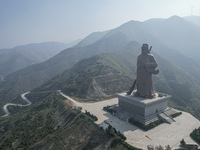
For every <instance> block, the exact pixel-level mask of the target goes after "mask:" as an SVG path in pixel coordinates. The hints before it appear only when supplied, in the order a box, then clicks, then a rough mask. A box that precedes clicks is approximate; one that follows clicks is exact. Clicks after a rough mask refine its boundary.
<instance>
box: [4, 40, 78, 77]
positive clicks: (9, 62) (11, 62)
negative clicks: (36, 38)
mask: <svg viewBox="0 0 200 150" xmlns="http://www.w3.org/2000/svg"><path fill="white" fill-rule="evenodd" d="M74 44H76V43H75V42H74V43H73V42H72V43H60V42H44V43H32V44H27V45H22V46H17V47H14V48H10V49H0V77H1V78H3V77H4V76H6V75H8V74H10V73H12V72H15V71H17V70H20V69H22V68H25V67H27V66H30V65H32V64H37V63H41V62H43V61H46V60H47V59H49V58H51V57H53V56H54V55H56V54H58V53H59V52H60V51H62V50H64V49H66V48H68V47H72V46H74Z"/></svg>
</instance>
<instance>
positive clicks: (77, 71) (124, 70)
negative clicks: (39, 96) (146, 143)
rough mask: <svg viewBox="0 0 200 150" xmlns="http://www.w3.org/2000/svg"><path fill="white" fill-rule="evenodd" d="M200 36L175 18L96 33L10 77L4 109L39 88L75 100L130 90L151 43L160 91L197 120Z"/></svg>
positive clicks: (4, 93) (5, 85)
mask: <svg viewBox="0 0 200 150" xmlns="http://www.w3.org/2000/svg"><path fill="white" fill-rule="evenodd" d="M172 27H173V28H172ZM181 31H182V32H181ZM199 32H200V28H199V27H198V26H197V25H195V24H194V23H192V22H189V21H187V20H186V19H184V18H181V17H178V16H172V17H170V18H168V19H151V20H148V21H144V22H139V21H130V22H127V23H125V24H123V25H121V26H119V27H117V28H115V29H112V30H108V31H104V32H95V33H92V34H90V35H88V36H87V37H86V38H85V39H83V40H82V41H80V42H79V43H78V44H77V45H76V46H74V47H71V48H68V49H65V50H63V51H61V52H60V53H58V54H57V55H55V56H54V57H52V58H50V59H48V60H46V61H44V62H42V63H39V64H33V65H30V66H28V67H26V68H24V69H21V70H18V71H16V72H14V73H11V74H9V75H7V76H6V77H5V78H4V81H2V82H1V83H0V87H1V90H0V93H1V94H0V99H1V105H3V104H5V103H7V102H11V101H14V100H15V98H17V96H18V95H19V94H20V93H23V92H26V91H30V90H32V89H34V88H36V87H37V88H36V89H35V90H36V91H37V90H51V89H56V90H58V89H61V90H63V91H64V92H65V93H67V94H70V95H71V96H75V97H79V98H80V99H91V100H92V99H93V100H94V99H96V98H97V99H98V98H101V97H107V96H108V97H109V96H112V95H113V94H114V93H116V92H122V91H125V90H127V88H128V87H129V86H130V84H131V82H132V81H133V80H134V78H135V77H136V57H137V56H138V55H139V54H140V47H141V44H143V43H148V44H149V45H152V46H153V48H152V53H153V54H155V55H156V56H157V58H158V63H159V69H160V70H161V73H160V75H158V76H155V77H154V80H155V88H156V90H157V91H160V92H165V93H168V94H172V96H173V99H172V101H171V105H174V106H179V105H180V106H181V107H182V109H184V108H187V109H188V111H190V112H191V113H193V114H196V115H197V114H198V113H199V110H198V109H197V107H196V106H199V99H200V96H199V94H198V93H199V87H198V84H199V76H198V74H199V73H200V67H199V62H198V56H197V55H193V53H196V54H197V53H198V52H196V51H197V49H198V47H199V45H198V44H194V45H193V43H194V41H195V40H196V39H197V38H198V36H199V35H198V34H197V33H199ZM180 33H181V34H180ZM165 34H166V35H165ZM188 34H190V37H194V38H189V37H188ZM181 37H183V39H181ZM182 42H183V43H182ZM180 43H182V44H183V45H184V44H188V45H187V47H190V46H191V47H192V48H191V49H189V50H188V51H190V53H187V51H186V48H185V49H181V48H179V45H180ZM183 45H181V46H180V47H184V46H183ZM102 53H103V54H102ZM190 54H191V55H190ZM63 71H64V72H63ZM49 79H52V80H49ZM111 79H113V80H111ZM120 79H121V80H120ZM46 81H47V82H46ZM83 81H84V82H83ZM45 82H46V83H45ZM115 82H116V84H115ZM43 83H44V84H43ZM123 83H124V84H123ZM40 85H41V86H40ZM117 85H119V87H117V88H116V86H117ZM122 85H123V86H122ZM106 87H107V88H106ZM114 87H115V88H114Z"/></svg>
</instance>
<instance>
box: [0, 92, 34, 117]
mask: <svg viewBox="0 0 200 150" xmlns="http://www.w3.org/2000/svg"><path fill="white" fill-rule="evenodd" d="M28 93H29V92H26V93H23V94H22V95H21V97H22V98H23V100H25V101H26V102H27V104H25V105H22V104H14V103H7V104H6V105H4V106H3V109H4V111H5V112H6V114H5V115H3V116H1V117H5V116H8V115H10V112H9V110H8V106H20V107H25V106H29V105H31V104H32V102H31V101H29V100H28V99H27V98H26V97H25V95H26V94H28Z"/></svg>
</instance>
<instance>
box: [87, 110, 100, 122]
mask: <svg viewBox="0 0 200 150" xmlns="http://www.w3.org/2000/svg"><path fill="white" fill-rule="evenodd" d="M85 114H86V115H87V116H89V117H91V118H92V120H94V121H97V120H98V118H97V117H96V116H94V115H93V114H91V113H90V112H88V111H87V110H85Z"/></svg>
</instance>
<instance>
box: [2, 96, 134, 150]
mask: <svg viewBox="0 0 200 150" xmlns="http://www.w3.org/2000/svg"><path fill="white" fill-rule="evenodd" d="M27 97H28V98H29V100H31V101H32V102H33V105H31V106H30V107H24V108H17V107H14V108H11V110H12V112H15V114H13V115H11V116H9V117H6V118H0V134H1V136H0V149H27V150H32V149H55V150H57V149H60V150H64V149H77V150H83V149H87V150H88V149H95V148H96V149H99V150H104V149H108V148H109V149H111V150H112V149H113V150H114V149H123V150H128V149H129V150H130V149H132V150H137V148H134V147H132V146H130V145H128V144H127V143H125V142H124V140H123V139H121V138H120V137H119V136H118V135H117V134H116V133H115V132H114V131H115V130H113V129H112V128H110V129H109V130H107V131H104V130H103V129H102V128H100V127H99V126H98V125H97V124H95V123H94V121H93V119H92V118H91V117H90V116H88V115H87V114H85V113H81V112H80V111H79V110H77V109H76V108H75V107H74V106H73V105H72V103H71V102H70V101H69V100H66V99H65V98H63V97H62V96H61V95H59V93H58V92H44V93H32V94H29V95H27ZM16 109H17V110H18V109H19V110H18V111H16Z"/></svg>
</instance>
